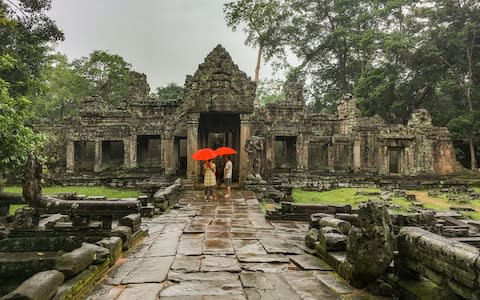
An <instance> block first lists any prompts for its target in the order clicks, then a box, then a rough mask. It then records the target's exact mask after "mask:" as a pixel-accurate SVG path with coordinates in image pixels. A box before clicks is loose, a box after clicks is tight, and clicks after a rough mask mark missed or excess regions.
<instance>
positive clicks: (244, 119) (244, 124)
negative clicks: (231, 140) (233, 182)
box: [239, 114, 252, 182]
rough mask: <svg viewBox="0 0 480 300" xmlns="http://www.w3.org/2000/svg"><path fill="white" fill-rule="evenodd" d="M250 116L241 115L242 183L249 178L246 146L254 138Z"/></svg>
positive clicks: (240, 179)
mask: <svg viewBox="0 0 480 300" xmlns="http://www.w3.org/2000/svg"><path fill="white" fill-rule="evenodd" d="M250 116H251V114H240V166H239V170H240V174H239V177H240V178H239V181H240V182H243V181H244V180H245V179H247V176H248V153H247V151H246V150H245V144H246V142H247V139H248V138H249V137H251V136H252V121H251V120H250Z"/></svg>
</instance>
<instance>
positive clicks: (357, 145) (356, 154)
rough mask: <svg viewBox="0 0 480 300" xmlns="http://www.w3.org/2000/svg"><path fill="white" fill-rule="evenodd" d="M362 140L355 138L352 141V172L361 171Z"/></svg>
mask: <svg viewBox="0 0 480 300" xmlns="http://www.w3.org/2000/svg"><path fill="white" fill-rule="evenodd" d="M361 146H362V139H361V138H359V137H355V140H354V141H353V172H354V173H359V172H360V171H361V169H362V148H361Z"/></svg>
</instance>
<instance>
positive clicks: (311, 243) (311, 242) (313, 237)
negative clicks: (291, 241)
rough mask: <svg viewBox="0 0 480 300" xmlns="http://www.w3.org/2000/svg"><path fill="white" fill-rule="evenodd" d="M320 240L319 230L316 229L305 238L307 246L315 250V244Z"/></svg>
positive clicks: (310, 231) (311, 230)
mask: <svg viewBox="0 0 480 300" xmlns="http://www.w3.org/2000/svg"><path fill="white" fill-rule="evenodd" d="M317 240H318V230H317V229H315V228H311V229H310V230H309V231H308V232H307V235H306V236H305V245H306V246H307V247H308V248H310V249H313V248H315V243H316V242H317Z"/></svg>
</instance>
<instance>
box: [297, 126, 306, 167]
mask: <svg viewBox="0 0 480 300" xmlns="http://www.w3.org/2000/svg"><path fill="white" fill-rule="evenodd" d="M307 145H308V142H307V143H306V142H305V140H304V138H303V134H301V133H300V134H299V135H298V136H297V170H304V169H306V168H307V156H308V146H307Z"/></svg>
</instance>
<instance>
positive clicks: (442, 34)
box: [428, 0, 480, 170]
mask: <svg viewBox="0 0 480 300" xmlns="http://www.w3.org/2000/svg"><path fill="white" fill-rule="evenodd" d="M428 16H429V21H430V22H429V28H428V29H429V30H428V34H429V37H430V40H431V42H432V45H433V46H432V47H433V48H434V49H435V50H436V54H437V57H438V59H439V62H440V64H441V65H442V66H443V67H444V68H445V71H446V72H445V75H444V80H445V81H447V82H449V83H450V85H451V86H453V87H454V88H457V91H460V92H461V96H460V97H459V99H462V100H461V101H460V103H458V101H457V99H451V101H454V102H453V103H455V104H456V105H457V106H459V107H462V108H463V109H461V111H460V112H459V115H458V116H456V117H455V118H453V119H452V120H451V121H450V122H449V128H450V129H451V130H452V131H453V132H454V133H456V134H457V135H459V136H461V137H462V138H463V139H465V140H467V141H468V145H469V150H470V167H471V169H472V170H475V169H477V168H478V164H477V158H476V155H475V146H476V145H475V144H476V143H478V142H479V141H478V130H475V128H478V127H476V126H479V123H478V119H477V118H478V117H479V116H480V114H479V109H480V17H479V16H480V3H478V1H473V0H463V1H454V0H436V1H434V6H432V8H431V9H430V10H429V11H428ZM457 95H458V94H457Z"/></svg>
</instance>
